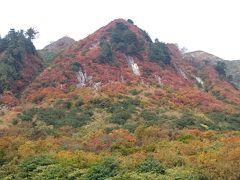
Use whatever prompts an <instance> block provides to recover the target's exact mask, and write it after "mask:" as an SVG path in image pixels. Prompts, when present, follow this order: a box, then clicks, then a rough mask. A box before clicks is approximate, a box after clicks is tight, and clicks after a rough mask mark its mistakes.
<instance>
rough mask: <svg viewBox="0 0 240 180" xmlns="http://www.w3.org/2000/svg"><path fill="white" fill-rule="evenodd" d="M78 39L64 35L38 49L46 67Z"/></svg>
mask: <svg viewBox="0 0 240 180" xmlns="http://www.w3.org/2000/svg"><path fill="white" fill-rule="evenodd" d="M75 42H76V41H75V40H74V39H72V38H70V37H68V36H64V37H62V38H60V39H59V40H57V41H55V42H52V43H51V44H49V45H47V46H46V47H44V48H43V49H41V50H38V53H39V55H40V56H41V57H42V59H43V63H44V66H45V67H48V66H49V65H50V64H51V63H52V60H53V59H54V58H55V57H56V56H57V55H59V54H60V53H61V52H62V51H63V50H65V49H67V48H69V47H70V46H71V45H73V44H74V43H75Z"/></svg>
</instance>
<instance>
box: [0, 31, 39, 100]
mask: <svg viewBox="0 0 240 180" xmlns="http://www.w3.org/2000/svg"><path fill="white" fill-rule="evenodd" d="M41 70H42V61H41V59H40V58H39V56H38V54H37V51H36V49H35V47H34V45H33V44H32V42H31V39H30V37H27V36H26V35H25V34H24V32H23V31H15V30H14V29H11V30H10V31H9V33H8V35H6V37H4V38H3V39H0V93H3V96H4V92H6V91H10V92H12V93H14V94H15V95H19V94H20V92H21V91H22V90H23V89H24V88H25V87H26V86H27V85H28V84H29V83H30V82H31V81H32V80H33V79H34V78H35V77H36V75H37V74H38V73H39V72H40V71H41ZM10 94H11V93H10ZM8 95H9V93H8ZM1 97H2V95H1ZM1 99H2V100H3V99H5V98H4V97H2V98H1Z"/></svg>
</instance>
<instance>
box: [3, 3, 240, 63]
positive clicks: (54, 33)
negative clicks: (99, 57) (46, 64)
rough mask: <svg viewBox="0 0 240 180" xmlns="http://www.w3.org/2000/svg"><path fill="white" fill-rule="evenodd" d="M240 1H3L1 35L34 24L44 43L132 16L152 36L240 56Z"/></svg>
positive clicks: (222, 54)
mask: <svg viewBox="0 0 240 180" xmlns="http://www.w3.org/2000/svg"><path fill="white" fill-rule="evenodd" d="M239 4H240V2H239V1H238V0H211V1H210V0H181V1H179V0H148V1H147V0H121V1H114V0H101V1H100V0H87V1H86V0H85V1H84V0H82V1H81V0H21V1H19V0H2V1H1V2H0V6H1V11H0V22H1V29H0V34H1V35H2V36H3V35H5V34H6V33H7V32H8V30H9V29H10V28H15V29H27V28H29V27H34V28H35V29H37V30H38V31H39V32H40V36H39V38H38V39H36V40H35V41H34V43H35V45H36V46H37V48H42V47H43V46H45V45H47V44H48V43H50V42H51V41H54V40H57V39H59V38H61V37H62V36H65V35H68V36H70V37H73V38H74V39H76V40H80V39H82V38H84V37H86V36H87V35H89V34H91V33H93V32H94V31H95V30H97V29H98V28H100V27H101V26H104V25H106V24H107V23H108V22H110V21H111V20H113V19H115V18H125V19H128V18H130V19H132V20H133V21H134V22H135V24H136V25H138V26H139V27H140V28H142V29H144V30H146V31H147V32H148V33H149V34H150V36H151V37H152V38H153V39H154V38H158V39H159V40H162V41H165V42H171V43H178V44H179V45H180V46H185V47H187V48H188V49H189V50H191V51H193V50H204V51H207V52H210V53H213V54H215V55H217V56H219V57H221V58H225V59H240V51H239V49H238V45H239V42H240V35H239V32H240V25H239V17H240V11H239V10H238V7H239Z"/></svg>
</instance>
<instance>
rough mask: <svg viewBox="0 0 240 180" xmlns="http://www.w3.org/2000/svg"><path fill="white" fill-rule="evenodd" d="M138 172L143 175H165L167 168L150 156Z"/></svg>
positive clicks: (141, 164) (142, 163)
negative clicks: (149, 173) (148, 173)
mask: <svg viewBox="0 0 240 180" xmlns="http://www.w3.org/2000/svg"><path fill="white" fill-rule="evenodd" d="M137 170H138V172H141V173H147V172H152V173H157V174H164V173H165V168H164V167H163V166H162V165H161V164H160V162H159V161H158V160H156V159H154V158H153V156H148V157H147V158H146V159H145V160H144V161H143V162H141V163H140V164H139V165H138V167H137Z"/></svg>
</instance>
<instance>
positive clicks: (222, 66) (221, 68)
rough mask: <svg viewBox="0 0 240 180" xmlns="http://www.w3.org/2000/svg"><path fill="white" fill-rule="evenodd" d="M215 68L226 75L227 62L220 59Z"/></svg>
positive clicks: (221, 74)
mask: <svg viewBox="0 0 240 180" xmlns="http://www.w3.org/2000/svg"><path fill="white" fill-rule="evenodd" d="M215 69H216V71H217V72H218V74H219V75H220V76H224V77H226V64H225V62H222V61H218V62H217V65H216V66H215Z"/></svg>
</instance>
